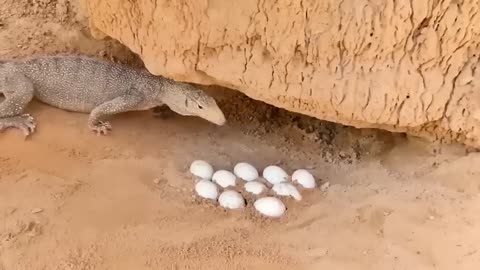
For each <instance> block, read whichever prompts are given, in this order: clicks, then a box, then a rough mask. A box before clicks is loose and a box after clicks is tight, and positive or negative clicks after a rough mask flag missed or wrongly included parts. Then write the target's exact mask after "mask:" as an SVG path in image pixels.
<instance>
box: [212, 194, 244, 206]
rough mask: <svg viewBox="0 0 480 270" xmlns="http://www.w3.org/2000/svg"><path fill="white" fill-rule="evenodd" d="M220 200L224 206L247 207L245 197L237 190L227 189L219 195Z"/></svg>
mask: <svg viewBox="0 0 480 270" xmlns="http://www.w3.org/2000/svg"><path fill="white" fill-rule="evenodd" d="M218 202H219V203H220V205H221V206H222V207H223V208H228V209H238V208H243V207H245V199H244V198H243V197H242V195H240V193H238V192H236V191H235V190H225V191H224V192H222V194H220V196H219V197H218Z"/></svg>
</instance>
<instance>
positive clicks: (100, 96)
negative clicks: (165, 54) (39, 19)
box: [0, 55, 226, 137]
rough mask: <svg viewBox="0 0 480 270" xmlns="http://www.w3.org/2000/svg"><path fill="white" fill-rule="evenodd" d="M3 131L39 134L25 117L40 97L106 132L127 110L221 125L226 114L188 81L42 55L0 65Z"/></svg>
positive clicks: (86, 58)
mask: <svg viewBox="0 0 480 270" xmlns="http://www.w3.org/2000/svg"><path fill="white" fill-rule="evenodd" d="M0 93H3V95H4V96H5V100H4V101H3V102H1V103H0V131H2V130H4V129H7V128H18V129H21V130H22V131H23V132H24V134H25V137H27V136H29V135H30V134H31V133H33V132H34V130H35V126H36V123H35V120H34V119H33V117H32V116H30V115H28V114H23V111H24V110H25V107H26V106H27V105H28V103H29V102H30V101H31V100H32V99H33V98H37V99H38V100H40V101H41V102H43V103H46V104H48V105H51V106H54V107H57V108H60V109H64V110H67V111H73V112H82V113H89V114H90V115H89V118H88V127H89V128H90V129H91V130H93V131H95V132H97V134H107V131H108V130H110V129H111V125H110V123H109V122H107V121H106V119H107V118H109V117H111V116H113V115H116V114H119V113H122V112H127V111H139V110H149V109H152V108H155V107H158V106H162V105H166V106H168V107H169V108H170V109H171V110H172V111H174V112H176V113H178V114H181V115H192V116H199V117H201V118H204V119H206V120H208V121H210V122H212V123H215V124H217V125H223V124H225V122H226V120H225V116H224V114H223V112H222V111H221V109H220V108H219V107H218V105H217V103H216V102H215V100H214V99H213V98H212V97H210V96H209V95H207V94H206V93H205V92H203V91H202V90H200V89H198V88H195V87H193V86H192V85H190V84H187V83H183V82H175V81H173V80H170V79H167V78H164V77H162V76H154V75H152V74H150V73H149V72H148V71H146V70H138V69H133V68H131V67H128V66H126V65H121V64H117V63H111V62H108V61H105V60H102V59H97V58H94V57H90V56H82V55H80V56H73V55H63V56H62V55H61V56H43V57H35V58H30V59H23V60H11V61H2V62H0Z"/></svg>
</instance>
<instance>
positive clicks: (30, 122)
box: [0, 114, 37, 139]
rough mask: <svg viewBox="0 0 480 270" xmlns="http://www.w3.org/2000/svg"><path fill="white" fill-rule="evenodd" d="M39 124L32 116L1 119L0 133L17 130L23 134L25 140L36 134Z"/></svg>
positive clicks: (25, 115)
mask: <svg viewBox="0 0 480 270" xmlns="http://www.w3.org/2000/svg"><path fill="white" fill-rule="evenodd" d="M36 127H37V124H36V123H35V119H34V118H33V116H31V115H30V114H22V115H19V116H13V117H9V118H3V119H0V131H3V130H5V129H7V128H17V129H20V130H21V131H22V132H23V135H24V136H25V139H27V137H28V136H30V135H31V134H32V133H33V132H35V128H36Z"/></svg>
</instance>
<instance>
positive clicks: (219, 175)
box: [212, 170, 237, 188]
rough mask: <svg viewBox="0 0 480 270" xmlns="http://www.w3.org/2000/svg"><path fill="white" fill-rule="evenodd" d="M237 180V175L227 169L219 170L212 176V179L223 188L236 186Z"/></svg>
mask: <svg viewBox="0 0 480 270" xmlns="http://www.w3.org/2000/svg"><path fill="white" fill-rule="evenodd" d="M236 180H237V177H236V176H235V175H234V174H233V173H231V172H229V171H227V170H218V171H216V172H215V173H214V174H213V176H212V181H213V182H215V183H217V184H218V185H219V186H221V187H223V188H226V187H229V186H232V187H233V186H235V182H236Z"/></svg>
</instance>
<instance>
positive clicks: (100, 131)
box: [90, 121, 112, 135]
mask: <svg viewBox="0 0 480 270" xmlns="http://www.w3.org/2000/svg"><path fill="white" fill-rule="evenodd" d="M90 129H91V130H93V131H94V132H95V133H97V135H106V134H107V133H108V131H109V130H111V129H112V125H111V124H110V123H109V122H102V121H99V122H97V123H96V124H93V125H92V126H91V127H90Z"/></svg>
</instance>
